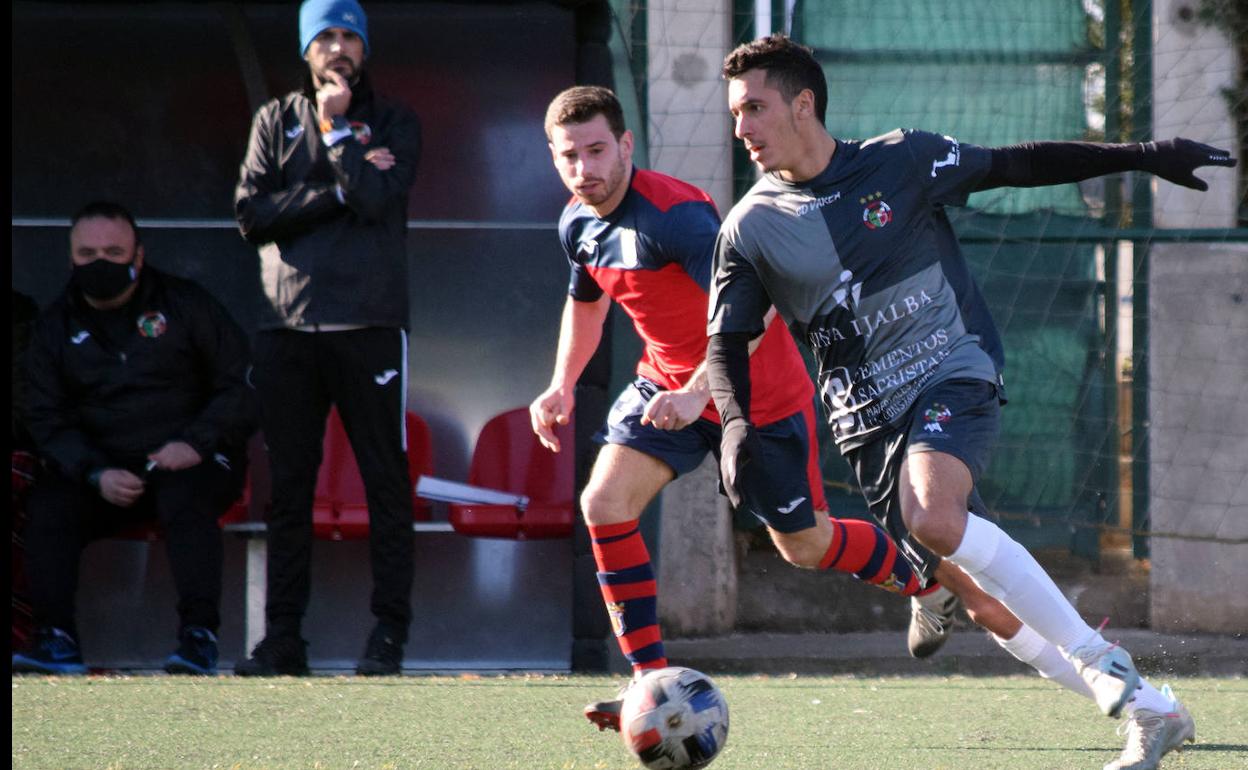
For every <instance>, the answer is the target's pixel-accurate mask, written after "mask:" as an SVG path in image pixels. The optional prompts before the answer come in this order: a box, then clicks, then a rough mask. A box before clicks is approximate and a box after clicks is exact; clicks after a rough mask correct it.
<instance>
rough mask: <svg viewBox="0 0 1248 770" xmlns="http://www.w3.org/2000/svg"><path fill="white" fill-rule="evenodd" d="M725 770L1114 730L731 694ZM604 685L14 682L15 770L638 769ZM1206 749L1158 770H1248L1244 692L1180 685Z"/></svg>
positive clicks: (1059, 742) (1029, 761) (1022, 762)
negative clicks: (610, 713) (596, 703)
mask: <svg viewBox="0 0 1248 770" xmlns="http://www.w3.org/2000/svg"><path fill="white" fill-rule="evenodd" d="M715 680H716V682H717V683H718V684H719V685H720V688H721V689H722V690H723V691H724V694H725V696H726V697H727V699H728V703H729V707H730V709H731V722H732V724H731V729H730V733H729V739H728V743H727V748H726V749H725V750H724V752H723V753H722V754H721V755H720V756H719V758H718V759H716V761H715V762H714V764H713V765H712V766H713V767H714V768H717V770H728V769H729V768H741V769H745V768H748V769H749V770H770V769H771V768H821V769H825V768H862V769H863V770H891V769H893V768H896V769H897V770H903V769H905V770H915V769H921V768H951V769H956V770H973V769H975V768H994V769H995V768H1010V769H1011V770H1012V769H1014V768H1018V769H1020V770H1031V769H1034V770H1058V769H1060V768H1100V767H1101V765H1102V764H1104V763H1105V762H1107V761H1109V760H1111V759H1113V758H1114V757H1115V756H1117V753H1118V751H1119V750H1120V749H1121V745H1122V744H1121V738H1119V737H1118V736H1116V735H1115V731H1114V728H1115V725H1116V723H1115V722H1114V721H1112V720H1110V719H1107V718H1105V717H1102V716H1100V715H1099V713H1097V712H1096V709H1095V707H1094V706H1093V705H1092V704H1091V702H1090V701H1085V700H1082V699H1080V698H1078V697H1076V696H1074V695H1071V694H1070V693H1066V692H1063V691H1061V690H1059V689H1058V688H1057V687H1056V686H1054V685H1052V684H1050V683H1048V682H1045V681H1042V680H1039V679H1035V678H1026V677H985V678H965V677H862V678H855V677H849V676H833V677H822V676H819V677H817V676H810V677H806V676H802V677H756V676H719V677H716V678H715ZM619 684H620V682H619V680H618V679H612V678H607V677H583V676H571V677H569V676H550V675H547V676H529V677H526V676H508V677H416V676H406V677H401V678H388V679H377V680H361V679H356V678H343V677H335V678H330V677H314V678H310V679H285V678H283V679H268V680H265V679H236V678H233V677H219V678H211V679H192V678H173V677H166V676H163V675H162V676H137V677H90V678H77V679H68V678H51V679H45V678H38V677H15V678H14V679H13V717H12V727H13V767H14V768H18V769H21V768H113V769H115V770H130V769H131V768H160V769H161V770H174V769H176V768H196V769H197V770H198V769H203V768H239V770H244V769H245V770H256V769H259V768H325V769H326V770H338V769H340V768H396V769H398V768H436V769H438V770H453V769H455V768H483V769H484V768H489V769H491V770H493V769H495V768H516V769H517V770H533V769H535V768H559V769H562V770H580V769H581V768H604V769H606V768H622V769H625V768H635V767H638V765H637V764H636V763H635V762H634V761H633V760H632V759H631V757H630V756H629V755H628V753H627V752H626V750H625V748H624V746H623V744H622V743H621V742H620V739H619V736H617V735H616V734H615V733H599V732H598V731H597V730H595V729H594V728H593V727H592V726H591V725H590V724H589V723H588V722H586V721H585V720H584V719H583V718H582V717H581V714H580V712H581V708H582V706H583V705H584V704H585V703H586V702H588V701H590V700H595V699H598V698H602V697H604V696H609V695H611V694H613V693H614V692H615V690H616V688H617V687H618V686H619ZM1172 685H1173V686H1174V688H1175V691H1176V693H1177V694H1178V695H1179V696H1180V697H1181V698H1182V699H1183V700H1184V701H1185V702H1186V703H1187V704H1188V706H1189V707H1190V708H1191V711H1192V713H1193V714H1194V715H1195V717H1196V722H1197V743H1196V744H1195V745H1192V746H1190V748H1188V749H1187V750H1186V751H1185V752H1183V753H1182V754H1172V755H1170V757H1168V758H1167V760H1166V762H1164V763H1163V767H1164V768H1167V769H1169V768H1183V769H1184V770H1200V769H1207V770H1228V769H1230V768H1248V680H1245V679H1234V678H1233V679H1196V678H1190V679H1176V680H1173V681H1172Z"/></svg>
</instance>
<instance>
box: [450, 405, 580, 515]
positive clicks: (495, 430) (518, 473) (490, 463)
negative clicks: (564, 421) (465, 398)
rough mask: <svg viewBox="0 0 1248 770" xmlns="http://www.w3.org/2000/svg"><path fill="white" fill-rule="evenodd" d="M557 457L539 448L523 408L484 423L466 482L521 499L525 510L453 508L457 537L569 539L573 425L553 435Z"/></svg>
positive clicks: (456, 505) (477, 506)
mask: <svg viewBox="0 0 1248 770" xmlns="http://www.w3.org/2000/svg"><path fill="white" fill-rule="evenodd" d="M555 433H556V434H557V435H558V436H559V443H560V446H561V450H560V451H559V453H558V454H556V453H554V452H551V451H550V450H548V449H547V448H546V447H544V446H542V445H541V443H540V442H539V441H538V439H537V436H535V435H534V434H533V428H532V427H531V425H530V423H529V411H528V410H527V409H514V410H512V411H510V412H504V413H502V414H500V415H498V416H496V417H494V418H492V419H491V420H490V421H489V422H487V423H486V424H485V427H484V428H482V429H481V436H480V437H479V438H478V439H477V446H476V449H475V450H474V451H473V454H472V467H471V468H470V470H469V472H468V483H469V484H473V485H475V486H480V487H488V488H490V489H497V490H500V491H503V492H512V493H515V494H522V495H526V496H527V497H528V498H529V504H528V506H527V507H526V508H525V509H523V510H521V509H520V508H519V507H517V506H514V505H480V504H461V503H452V504H451V506H450V519H451V526H453V527H454V528H455V531H456V532H458V533H460V534H462V535H470V536H474V537H502V538H511V539H516V540H535V539H542V538H559V537H568V536H569V535H571V534H572V521H573V517H574V516H575V515H576V508H575V505H574V500H573V497H574V494H575V492H574V489H575V481H576V479H575V473H576V471H575V465H574V457H575V449H576V448H575V446H574V444H575V441H574V439H573V430H572V425H571V424H569V425H566V426H560V427H558V428H557V429H556V430H555Z"/></svg>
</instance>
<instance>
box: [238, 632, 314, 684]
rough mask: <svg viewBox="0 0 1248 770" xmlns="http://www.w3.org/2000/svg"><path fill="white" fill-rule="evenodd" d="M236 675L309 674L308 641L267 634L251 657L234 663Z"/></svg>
mask: <svg viewBox="0 0 1248 770" xmlns="http://www.w3.org/2000/svg"><path fill="white" fill-rule="evenodd" d="M234 674H235V675H236V676H307V675H308V643H307V642H305V641H304V640H303V639H301V638H299V637H297V636H274V637H268V636H266V637H265V638H264V639H262V640H261V641H260V644H257V645H256V649H254V650H252V651H251V657H250V658H248V659H247V660H243V661H239V662H238V663H236V664H234Z"/></svg>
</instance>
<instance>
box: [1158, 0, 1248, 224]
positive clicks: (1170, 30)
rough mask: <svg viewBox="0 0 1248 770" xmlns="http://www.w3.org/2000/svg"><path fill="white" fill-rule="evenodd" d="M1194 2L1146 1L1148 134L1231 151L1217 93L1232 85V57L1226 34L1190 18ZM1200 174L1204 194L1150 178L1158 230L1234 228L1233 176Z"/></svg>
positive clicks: (1230, 127)
mask: <svg viewBox="0 0 1248 770" xmlns="http://www.w3.org/2000/svg"><path fill="white" fill-rule="evenodd" d="M1199 5H1200V3H1199V1H1198V0H1154V1H1153V13H1154V16H1153V136H1154V137H1155V138H1157V139H1171V138H1174V137H1176V136H1182V137H1186V138H1188V139H1194V140H1196V141H1198V142H1204V143H1206V144H1211V145H1213V146H1215V147H1220V148H1222V149H1226V150H1231V151H1232V152H1234V150H1235V147H1236V142H1235V127H1234V123H1233V122H1232V121H1231V119H1230V115H1229V113H1228V112H1227V104H1226V100H1225V99H1224V98H1223V97H1222V89H1224V88H1229V87H1230V86H1231V85H1232V84H1233V83H1234V79H1235V52H1234V50H1233V49H1232V48H1231V45H1230V41H1229V40H1227V38H1226V36H1225V33H1223V32H1222V31H1220V30H1217V29H1214V28H1212V27H1208V26H1205V25H1202V24H1198V23H1197V22H1196V21H1195V18H1194V13H1195V9H1196V8H1197V7H1199ZM1240 162H1241V163H1242V162H1243V161H1242V160H1241V161H1240ZM1199 176H1201V177H1202V178H1203V179H1205V180H1206V181H1208V182H1209V191H1208V192H1207V193H1202V192H1199V191H1196V190H1189V189H1187V188H1186V187H1178V186H1176V185H1172V184H1169V183H1167V182H1160V181H1154V183H1153V185H1154V187H1153V189H1154V191H1155V194H1156V198H1155V203H1156V205H1155V206H1154V211H1153V217H1154V222H1155V224H1156V225H1157V227H1234V226H1235V208H1236V205H1235V204H1236V196H1235V184H1236V183H1235V174H1234V173H1233V172H1228V171H1218V172H1217V173H1212V174H1211V173H1201V174H1200V175H1199Z"/></svg>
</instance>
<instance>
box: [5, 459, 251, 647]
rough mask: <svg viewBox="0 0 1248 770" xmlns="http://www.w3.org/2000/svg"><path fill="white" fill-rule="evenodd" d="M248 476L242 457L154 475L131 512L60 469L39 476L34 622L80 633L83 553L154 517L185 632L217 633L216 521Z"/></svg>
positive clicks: (33, 543) (33, 541)
mask: <svg viewBox="0 0 1248 770" xmlns="http://www.w3.org/2000/svg"><path fill="white" fill-rule="evenodd" d="M130 470H131V472H136V471H139V470H141V469H135V468H130ZM243 471H244V468H243V465H242V462H241V460H240V461H239V462H236V463H234V464H232V465H231V467H229V468H227V467H224V466H223V465H221V464H219V463H218V462H217V461H216V460H215V459H214V458H213V457H211V456H209V457H205V458H204V459H203V462H201V463H200V464H199V465H196V466H195V467H193V468H188V469H186V470H182V471H153V472H152V473H151V474H150V475H149V476H148V477H147V486H146V490H145V491H144V493H143V496H142V497H140V498H139V500H138V501H137V502H136V503H135V504H134V505H132V506H130V507H129V508H119V507H117V506H115V505H112V504H110V503H108V502H106V501H105V500H104V498H102V497H100V493H99V491H98V490H96V489H95V488H94V487H91V486H89V485H87V484H85V483H83V482H79V481H76V480H73V479H70V478H67V477H66V476H63V475H61V474H60V473H57V472H55V471H52V472H49V473H46V474H44V475H42V476H40V477H39V480H38V482H37V483H36V484H35V485H34V487H33V488H32V489H31V493H30V503H29V507H28V513H29V517H30V519H29V521H28V522H27V525H26V533H25V534H26V570H27V575H28V577H29V582H30V596H31V605H32V607H33V610H34V617H35V623H36V625H39V626H54V627H56V628H60V629H64V630H66V631H69V632H71V633H73V634H74V635H75V636H77V630H76V628H75V623H74V597H75V594H76V593H77V589H78V567H79V559H80V557H81V555H82V549H83V548H84V547H85V546H86V545H87V544H88V543H90V542H92V541H93V540H98V539H100V538H104V537H109V536H114V535H117V534H121V533H123V532H124V531H125V530H126V529H128V528H132V527H135V526H137V525H140V524H145V523H149V522H151V521H154V520H155V521H158V522H159V523H160V528H161V532H162V536H163V540H164V543H165V549H166V552H167V553H168V556H169V566H170V570H171V571H172V573H173V580H174V585H175V588H176V590H177V594H178V620H179V623H180V629H179V632H180V630H181V628H185V627H187V626H202V627H204V628H207V629H209V630H211V631H213V632H214V633H215V632H216V631H217V628H218V626H220V624H221V616H220V606H221V562H222V554H223V546H222V542H221V529H220V526H219V525H218V524H217V520H218V519H219V518H220V517H221V515H222V514H223V513H225V511H226V509H227V508H229V507H230V504H231V503H233V501H234V500H236V499H237V498H238V495H239V492H240V490H241V489H242V481H243V475H244V473H243ZM140 620H141V619H139V618H128V619H126V620H125V622H128V623H129V622H137V621H140Z"/></svg>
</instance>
